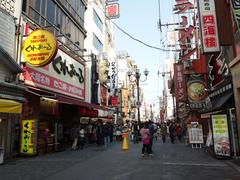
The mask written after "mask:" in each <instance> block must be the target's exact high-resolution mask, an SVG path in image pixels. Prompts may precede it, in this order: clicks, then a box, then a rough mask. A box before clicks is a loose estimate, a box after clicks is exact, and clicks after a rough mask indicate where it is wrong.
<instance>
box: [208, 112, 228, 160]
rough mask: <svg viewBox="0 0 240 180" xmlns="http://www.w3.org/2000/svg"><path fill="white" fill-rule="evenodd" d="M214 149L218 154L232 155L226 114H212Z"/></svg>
mask: <svg viewBox="0 0 240 180" xmlns="http://www.w3.org/2000/svg"><path fill="white" fill-rule="evenodd" d="M211 118H212V130H213V132H212V133H213V143H214V151H215V153H216V154H217V155H222V156H230V153H231V149H230V141H229V132H228V120H227V115H226V114H217V115H212V116H211Z"/></svg>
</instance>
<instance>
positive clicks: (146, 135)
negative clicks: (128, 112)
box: [140, 122, 150, 156]
mask: <svg viewBox="0 0 240 180" xmlns="http://www.w3.org/2000/svg"><path fill="white" fill-rule="evenodd" d="M140 134H141V137H142V143H143V146H142V156H144V155H145V154H148V155H149V153H150V152H149V142H150V132H149V129H148V123H147V122H146V123H145V124H144V126H143V128H142V129H141V130H140Z"/></svg>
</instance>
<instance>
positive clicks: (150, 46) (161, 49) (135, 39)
mask: <svg viewBox="0 0 240 180" xmlns="http://www.w3.org/2000/svg"><path fill="white" fill-rule="evenodd" d="M107 18H108V17H107ZM108 19H109V18H108ZM112 23H113V24H114V25H115V26H116V27H117V28H118V29H119V30H120V31H121V32H123V33H124V34H126V35H127V36H128V37H130V38H131V39H133V40H134V41H137V42H139V43H141V44H143V45H145V46H147V47H149V48H153V49H157V50H160V51H177V50H172V49H163V48H159V47H156V46H152V45H149V44H147V43H145V42H143V41H141V40H139V39H137V38H135V37H133V36H132V35H130V34H129V33H128V32H126V31H125V30H123V29H122V28H120V27H119V26H118V25H117V24H116V23H115V22H113V21H112Z"/></svg>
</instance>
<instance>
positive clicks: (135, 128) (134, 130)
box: [131, 121, 139, 144]
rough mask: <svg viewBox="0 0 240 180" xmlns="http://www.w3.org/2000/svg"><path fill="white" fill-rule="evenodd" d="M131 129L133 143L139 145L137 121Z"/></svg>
mask: <svg viewBox="0 0 240 180" xmlns="http://www.w3.org/2000/svg"><path fill="white" fill-rule="evenodd" d="M131 129H132V132H133V143H134V144H136V143H138V134H139V131H138V124H137V121H134V123H133V124H132V128H131Z"/></svg>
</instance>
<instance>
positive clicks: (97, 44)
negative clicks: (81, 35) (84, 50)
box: [93, 34, 103, 52]
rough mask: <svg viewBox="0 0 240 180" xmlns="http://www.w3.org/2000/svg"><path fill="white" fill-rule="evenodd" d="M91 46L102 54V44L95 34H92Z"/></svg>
mask: <svg viewBox="0 0 240 180" xmlns="http://www.w3.org/2000/svg"><path fill="white" fill-rule="evenodd" d="M93 46H94V47H95V48H96V49H97V50H98V51H99V52H102V50H103V44H102V42H101V41H100V40H99V39H98V38H97V36H96V35H95V34H93Z"/></svg>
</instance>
